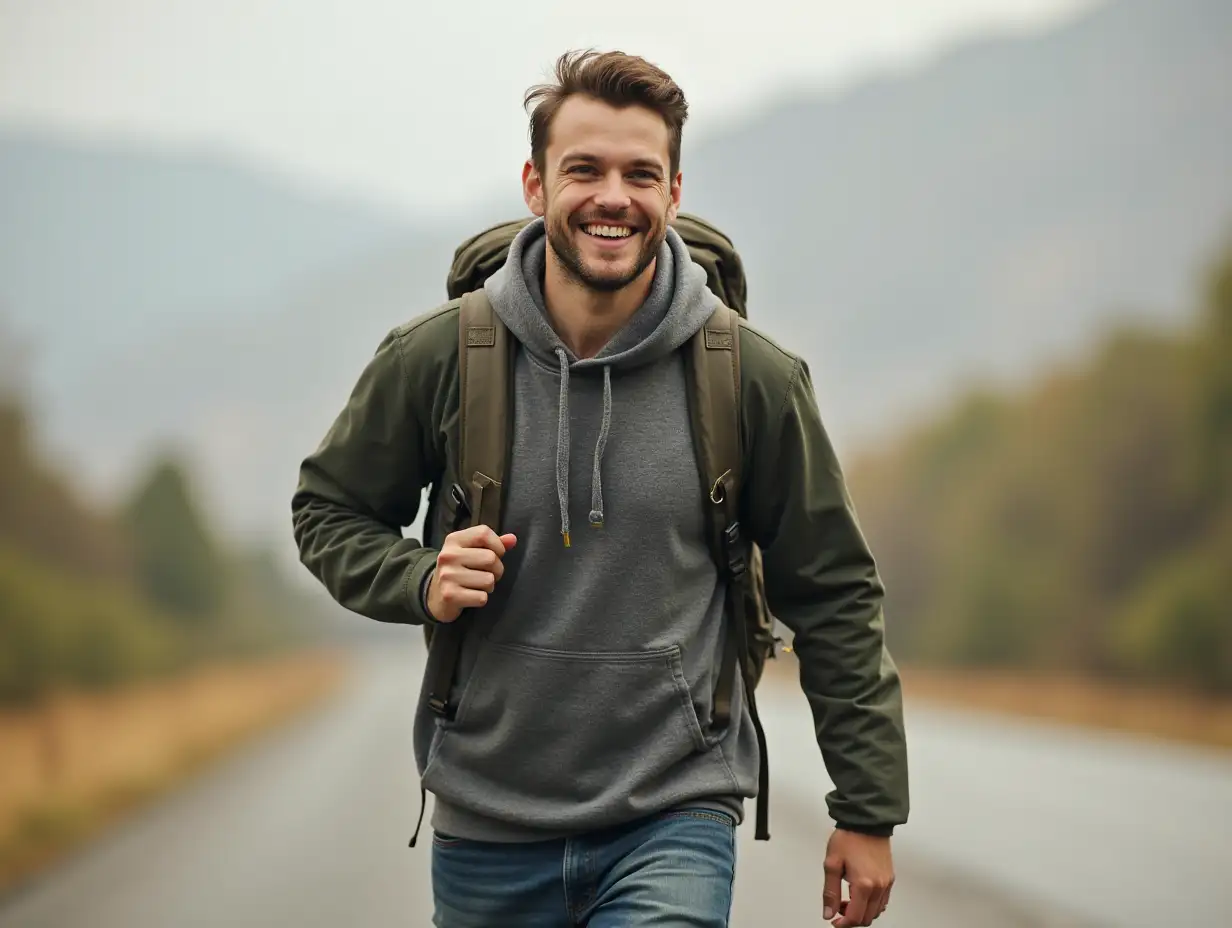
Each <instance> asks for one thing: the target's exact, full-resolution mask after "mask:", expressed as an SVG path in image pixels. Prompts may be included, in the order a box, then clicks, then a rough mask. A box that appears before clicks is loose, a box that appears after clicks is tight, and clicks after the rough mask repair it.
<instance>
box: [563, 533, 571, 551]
mask: <svg viewBox="0 0 1232 928" xmlns="http://www.w3.org/2000/svg"><path fill="white" fill-rule="evenodd" d="M561 534H562V535H563V536H564V537H565V547H566V548H571V547H573V542H572V541H570V540H569V533H568V532H561Z"/></svg>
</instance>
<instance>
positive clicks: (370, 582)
mask: <svg viewBox="0 0 1232 928" xmlns="http://www.w3.org/2000/svg"><path fill="white" fill-rule="evenodd" d="M457 323H458V309H457V302H456V301H455V302H451V303H449V304H446V305H445V306H444V307H441V308H439V309H437V310H435V311H433V312H431V313H428V314H426V315H424V316H421V317H419V318H417V319H415V320H412V321H411V322H408V323H406V324H405V325H402V326H399V327H398V328H396V329H394V330H392V331H391V332H390V333H388V335H387V336H386V337H385V338H384V340H383V341H382V342H381V344H380V346H379V348H378V349H377V352H376V354H375V357H374V358H373V359H372V360H371V362H370V363H369V364H368V365H367V367H366V368H365V370H364V371H363V373H362V375H361V376H360V378H359V380H358V383H357V384H356V386H355V388H354V390H353V392H352V395H351V397H350V399H349V401H348V403H347V404H346V406H345V408H344V409H343V410H342V412H341V413H340V414H339V415H338V417H337V418H336V420H335V421H334V423H333V425H332V427H331V428H330V429H329V431H328V433H327V434H326V436H325V438H324V440H323V441H322V443H321V444H320V446H319V447H318V448H317V449H316V450H315V451H314V452H313V453H312V454H311V455H309V456H308V457H307V458H306V459H305V460H304V462H303V464H302V467H301V471H300V477H299V485H298V487H297V489H296V491H295V494H294V497H293V500H292V513H293V526H294V534H295V539H296V542H297V544H298V546H299V550H300V555H301V560H302V562H303V564H304V565H305V566H306V567H307V568H308V570H309V571H311V573H312V574H313V575H314V576H316V577H317V578H318V579H319V580H320V581H321V582H322V584H323V585H324V586H325V587H326V589H327V590H328V591H329V592H330V594H331V595H332V596H333V597H334V598H335V599H336V600H337V601H338V602H339V603H341V604H342V605H343V606H345V607H346V608H348V609H350V610H353V611H354V612H357V613H359V614H361V615H364V616H367V617H369V618H372V619H375V620H377V621H381V622H399V623H408V624H422V623H426V622H431V621H433V620H432V618H431V617H430V616H429V615H428V614H427V613H426V612H425V610H424V607H423V604H422V601H421V598H420V595H419V590H420V585H421V583H422V581H423V579H424V578H425V576H426V574H427V572H428V571H429V570H430V569H431V567H432V566H433V565H434V563H435V554H436V550H435V549H434V548H433V547H431V546H428V545H425V544H424V543H423V542H421V541H420V540H417V539H412V538H404V537H403V536H402V533H401V528H402V527H405V526H408V525H410V524H411V523H412V522H413V521H414V520H415V519H416V516H417V514H418V511H419V507H420V501H421V494H422V492H423V491H424V490H425V489H427V488H430V487H431V488H432V491H433V492H432V495H431V500H432V504H431V506H430V509H429V514H428V520H427V521H428V526H429V530H430V532H429V535H428V537H429V538H440V537H442V536H443V532H442V531H441V527H440V524H439V523H440V521H441V520H440V518H439V510H440V509H442V508H443V507H441V506H439V505H438V504H437V503H436V500H437V496H436V495H435V494H437V493H439V492H441V488H442V487H448V486H449V483H450V482H451V480H452V479H453V477H452V473H453V468H454V465H455V462H456V456H457V430H458V398H459V387H458V333H457ZM740 339H741V340H740V357H741V382H742V394H741V396H742V406H743V408H742V429H743V434H744V447H743V453H744V456H745V461H744V473H745V475H746V477H745V479H746V487H745V493H744V496H743V499H742V509H743V515H742V522H743V524H744V525H745V526H746V528H747V531H748V533H749V534H750V535H751V537H752V540H753V541H755V542H756V543H757V544H758V545H759V546H760V547H761V548H762V553H763V558H764V565H765V582H766V593H767V599H768V602H769V605H770V608H771V610H772V612H773V613H774V615H775V616H776V617H777V618H778V619H779V620H780V621H781V622H782V623H783V624H784V625H785V626H786V627H787V628H788V629H790V630H791V632H792V633H793V635H794V642H793V647H794V652H795V654H796V656H797V658H798V660H799V666H800V680H801V684H802V686H803V689H804V692H805V694H806V696H807V698H808V701H809V705H810V706H811V708H812V712H813V716H814V719H815V723H816V733H817V741H818V744H819V746H820V748H821V752H822V755H823V759H824V762H825V765H826V768H827V770H828V772H829V774H830V776H831V778H832V779H833V781H834V783H835V786H836V789H835V791H834V792H833V793H831V794H830V795H829V796H828V797H827V802H828V805H829V810H830V814H831V816H832V817H833V818H834V820H835V821H836V822H838V823H839V824H840V825H844V826H849V827H852V828H855V829H859V830H864V831H868V832H871V833H884V834H888V833H890V831H891V830H892V829H893V826H895V825H898V824H901V823H903V822H905V821H906V820H907V812H908V787H907V758H906V739H905V733H904V726H903V715H902V693H901V687H900V681H899V676H898V672H897V670H896V668H895V665H894V663H893V661H892V659H891V657H890V655H889V652H888V650H887V648H886V645H885V629H884V624H883V622H884V620H883V614H882V599H883V588H882V584H881V581H880V579H879V577H878V574H877V571H876V566H875V564H874V560H873V557H872V555H871V553H870V552H869V549H868V546H867V544H866V543H865V540H864V538H863V536H862V534H861V532H860V529H859V526H858V524H857V521H856V516H855V513H854V510H853V507H852V504H851V500H850V498H849V496H848V493H847V490H846V486H845V484H844V481H843V476H842V473H841V471H840V468H839V463H838V460H837V458H836V455H835V453H834V450H833V448H832V446H831V443H830V440H829V438H828V437H827V435H826V432H825V430H824V428H823V426H822V422H821V418H820V416H819V413H818V409H817V404H816V400H815V397H814V393H813V388H812V384H811V381H810V378H809V373H808V369H807V367H806V365H805V364H804V363H803V362H802V361H801V360H800V359H799V358H797V357H796V356H794V355H792V354H790V353H789V352H787V351H785V350H783V349H782V348H781V347H779V346H778V345H777V344H775V343H774V342H773V341H772V340H770V339H769V338H767V337H766V336H764V335H762V334H760V333H758V332H757V331H756V330H755V329H753V328H751V327H749V326H748V325H747V324H746V325H742V327H741V334H740ZM699 492H701V491H700V482H699Z"/></svg>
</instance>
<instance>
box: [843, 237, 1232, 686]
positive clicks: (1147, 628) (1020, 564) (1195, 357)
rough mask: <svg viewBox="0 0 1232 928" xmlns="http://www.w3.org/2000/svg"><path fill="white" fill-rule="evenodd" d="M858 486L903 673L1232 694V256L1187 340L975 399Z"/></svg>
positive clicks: (1155, 342)
mask: <svg viewBox="0 0 1232 928" xmlns="http://www.w3.org/2000/svg"><path fill="white" fill-rule="evenodd" d="M851 484H852V493H853V495H854V496H855V498H856V500H857V503H858V505H859V508H860V512H861V520H862V522H863V523H864V526H865V528H866V530H867V532H868V535H869V538H870V541H871V542H872V544H873V546H874V550H875V551H876V552H877V554H878V559H879V562H880V564H881V567H882V569H883V573H884V576H885V579H886V585H887V607H888V611H889V614H890V617H891V618H890V629H891V631H890V635H891V639H892V640H891V643H892V645H893V646H894V648H895V651H896V654H899V655H901V656H902V657H903V658H904V659H905V660H909V661H924V662H950V663H964V664H982V665H1010V664H1016V665H1028V666H1035V667H1041V668H1049V669H1068V670H1078V671H1085V672H1089V673H1095V674H1105V675H1131V676H1134V677H1138V678H1142V679H1147V678H1152V679H1161V680H1163V679H1167V680H1172V681H1182V682H1187V683H1191V684H1195V685H1197V684H1200V685H1202V686H1206V687H1216V688H1222V689H1225V690H1232V245H1230V246H1229V247H1228V248H1227V250H1226V252H1225V254H1224V255H1223V257H1222V259H1221V260H1220V261H1219V262H1218V263H1217V264H1215V265H1214V268H1213V271H1212V274H1211V276H1210V279H1209V283H1208V285H1207V287H1206V288H1205V290H1204V291H1203V293H1202V306H1201V311H1200V312H1199V313H1198V314H1197V318H1196V320H1195V327H1194V329H1193V330H1192V331H1190V332H1188V333H1163V332H1147V331H1121V332H1117V333H1114V334H1112V335H1111V336H1109V337H1108V338H1107V339H1106V341H1105V342H1104V344H1103V345H1102V346H1101V348H1100V349H1099V350H1098V351H1096V352H1095V353H1093V355H1092V356H1091V357H1090V358H1089V359H1088V360H1087V361H1086V362H1084V363H1082V364H1081V365H1076V366H1074V367H1072V368H1071V369H1069V370H1063V371H1057V372H1054V373H1053V374H1052V375H1051V376H1049V377H1048V378H1047V379H1046V380H1044V381H1043V382H1041V383H1040V384H1039V385H1038V386H1037V387H1036V388H1034V389H1032V390H1030V391H1027V392H1024V393H1022V394H1021V395H1019V396H1017V397H1012V396H994V395H992V394H989V393H987V392H982V393H979V394H975V395H972V396H970V397H968V398H967V399H965V400H963V401H961V402H960V403H958V404H957V405H956V407H955V408H954V410H953V412H952V413H950V414H949V415H947V416H945V417H943V418H941V419H939V420H938V421H936V422H934V423H931V424H926V425H925V426H923V427H922V428H920V429H918V430H917V431H916V432H915V433H914V434H912V435H909V436H907V437H905V438H904V439H903V440H902V441H901V442H899V443H897V444H895V445H892V446H890V447H889V448H888V449H884V450H882V451H880V452H879V453H877V454H875V455H870V456H869V457H868V458H867V459H865V460H862V461H859V462H857V463H856V466H854V467H853V468H851Z"/></svg>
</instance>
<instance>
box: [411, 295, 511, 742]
mask: <svg viewBox="0 0 1232 928" xmlns="http://www.w3.org/2000/svg"><path fill="white" fill-rule="evenodd" d="M512 345H513V339H512V338H510V336H509V332H508V330H507V329H506V328H505V326H504V324H503V323H502V322H501V321H500V319H499V318H498V317H497V315H496V313H495V312H494V311H493V310H492V304H491V303H489V302H488V298H487V297H486V296H485V295H484V293H483V290H482V289H480V290H476V291H473V292H471V293H468V294H466V295H465V296H464V297H462V302H461V306H460V308H459V315H458V386H459V390H460V395H459V399H458V443H459V450H458V466H457V474H456V481H455V482H454V484H453V485H452V486H451V487H450V495H451V497H452V501H453V506H454V515H453V521H452V523H451V524H450V526H449V531H451V532H456V531H458V530H459V529H462V528H466V527H467V526H470V525H479V524H481V523H482V524H484V525H488V526H490V527H491V528H492V529H493V530H494V531H499V530H500V520H501V514H502V510H501V503H502V498H503V490H504V483H505V469H506V466H507V464H508V459H509V422H510V420H511V419H512V416H510V414H509V406H510V397H511V395H512V393H511V390H510V372H511V371H512V369H513V366H512V364H511V362H510V352H511V350H512ZM466 624H467V623H466V621H465V616H464V615H463V616H459V617H458V618H457V620H456V621H453V622H450V623H448V624H446V625H436V626H433V628H432V635H431V639H430V660H429V670H428V673H429V674H430V677H429V686H428V700H427V702H428V708H429V709H431V710H432V711H433V712H435V713H436V714H437V715H439V716H441V717H442V718H446V719H451V718H453V714H454V711H455V709H456V707H455V706H454V705H453V704H452V703H451V702H450V695H451V691H452V690H453V682H454V677H455V675H456V673H457V669H458V658H459V656H460V654H461V651H462V638H463V637H464V634H465V629H466Z"/></svg>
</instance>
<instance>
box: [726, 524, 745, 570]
mask: <svg viewBox="0 0 1232 928" xmlns="http://www.w3.org/2000/svg"><path fill="white" fill-rule="evenodd" d="M744 549H745V546H744V538H743V536H742V535H741V534H740V523H739V522H733V523H732V524H731V525H729V526H727V528H725V529H723V553H724V554H725V555H726V557H727V570H728V572H729V573H730V574H731V576H732V577H733V578H735V579H736V580H739V579H741V578H742V577H743V576H744V574H745V572H746V571H747V570H748V567H749V562H748V559H747V558H746V557H745V550H744Z"/></svg>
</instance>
